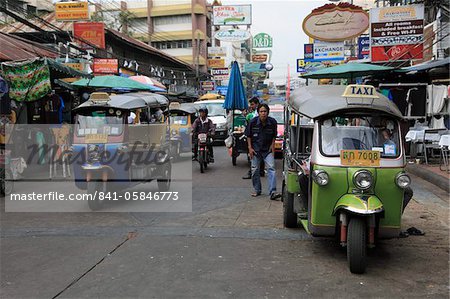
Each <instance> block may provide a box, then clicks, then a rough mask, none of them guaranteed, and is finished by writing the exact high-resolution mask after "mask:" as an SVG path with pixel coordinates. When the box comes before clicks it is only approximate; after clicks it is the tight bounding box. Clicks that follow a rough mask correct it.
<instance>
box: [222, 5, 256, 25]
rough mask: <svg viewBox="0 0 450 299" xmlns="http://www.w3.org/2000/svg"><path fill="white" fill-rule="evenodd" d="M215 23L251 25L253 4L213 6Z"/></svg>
mask: <svg viewBox="0 0 450 299" xmlns="http://www.w3.org/2000/svg"><path fill="white" fill-rule="evenodd" d="M213 24H214V25H215V26H225V25H251V24H252V6H251V5H220V6H213Z"/></svg>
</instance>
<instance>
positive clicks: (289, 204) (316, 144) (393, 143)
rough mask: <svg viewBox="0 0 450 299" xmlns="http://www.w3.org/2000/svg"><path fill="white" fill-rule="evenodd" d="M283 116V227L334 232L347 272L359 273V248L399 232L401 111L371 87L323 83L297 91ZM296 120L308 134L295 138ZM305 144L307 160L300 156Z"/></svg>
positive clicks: (405, 184)
mask: <svg viewBox="0 0 450 299" xmlns="http://www.w3.org/2000/svg"><path fill="white" fill-rule="evenodd" d="M286 115H292V116H293V117H295V118H296V119H295V120H294V121H290V120H289V119H287V120H286V126H289V127H290V129H289V130H287V136H285V144H286V146H285V155H284V165H283V168H284V172H283V173H284V180H283V206H284V213H283V217H284V225H285V226H286V227H297V225H298V223H299V222H300V223H301V224H302V226H303V227H304V228H305V230H306V231H307V232H308V233H310V234H311V235H313V236H335V237H337V238H338V239H339V240H340V244H341V245H342V246H343V247H347V260H348V264H349V267H350V271H351V272H352V273H363V272H364V271H365V269H366V251H367V248H368V247H369V248H371V247H374V246H375V244H376V241H377V239H379V238H392V237H397V236H399V233H400V227H401V217H402V213H403V210H404V208H405V206H406V204H407V203H408V201H409V200H410V199H411V197H412V191H411V189H410V188H409V185H410V183H411V180H410V178H409V176H408V175H407V174H406V173H405V165H406V159H405V150H404V147H403V143H402V140H401V139H400V138H401V134H400V126H399V121H400V120H401V119H402V114H401V113H400V111H399V110H398V108H397V107H396V105H395V104H394V103H393V102H391V101H389V100H388V99H387V98H386V97H384V96H383V95H381V94H380V93H378V92H377V91H376V89H375V88H374V87H373V86H365V85H349V86H336V85H329V86H307V87H303V88H300V89H297V90H296V91H295V92H293V93H292V95H291V97H290V99H289V103H288V106H287V111H286ZM303 118H309V119H312V120H313V122H314V126H313V133H312V138H308V136H310V134H309V133H308V136H306V137H307V138H305V136H302V135H303V134H305V132H308V131H306V130H302V128H301V126H302V124H304V123H305V122H304V119H303ZM308 139H309V140H311V144H306V143H305V140H308ZM302 147H304V148H302ZM305 148H308V151H309V148H310V157H309V158H308V159H306V160H303V159H302V158H305V156H302V153H304V152H305ZM308 160H310V161H308Z"/></svg>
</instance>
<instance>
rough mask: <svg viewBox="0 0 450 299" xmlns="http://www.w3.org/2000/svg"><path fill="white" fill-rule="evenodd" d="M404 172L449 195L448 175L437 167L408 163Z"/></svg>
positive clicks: (449, 176) (449, 180)
mask: <svg viewBox="0 0 450 299" xmlns="http://www.w3.org/2000/svg"><path fill="white" fill-rule="evenodd" d="M406 171H408V172H410V173H412V174H414V175H416V176H418V177H421V178H422V179H424V180H426V181H428V182H430V183H432V184H433V185H436V186H438V187H439V188H441V189H443V190H444V191H447V193H450V174H449V173H448V172H447V171H442V170H440V169H439V165H433V164H430V165H426V164H410V163H408V165H407V166H406Z"/></svg>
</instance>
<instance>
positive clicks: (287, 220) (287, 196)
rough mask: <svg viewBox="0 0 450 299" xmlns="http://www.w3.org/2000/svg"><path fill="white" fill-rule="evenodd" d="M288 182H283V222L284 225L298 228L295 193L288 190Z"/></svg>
mask: <svg viewBox="0 0 450 299" xmlns="http://www.w3.org/2000/svg"><path fill="white" fill-rule="evenodd" d="M286 189H287V188H286V184H285V183H283V190H282V195H283V198H282V200H283V224H284V227H288V228H296V227H298V222H297V214H296V213H295V212H294V194H292V193H289V192H288V191H287V190H286Z"/></svg>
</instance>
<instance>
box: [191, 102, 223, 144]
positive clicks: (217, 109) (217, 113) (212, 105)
mask: <svg viewBox="0 0 450 299" xmlns="http://www.w3.org/2000/svg"><path fill="white" fill-rule="evenodd" d="M224 102H225V100H205V101H197V102H195V103H194V105H195V106H196V108H197V109H198V108H199V107H202V106H206V108H208V117H209V119H211V121H212V122H213V124H215V125H216V136H215V137H214V140H215V141H216V140H218V141H224V140H225V139H226V138H227V137H228V132H227V114H226V110H225V109H224V108H223V103H224Z"/></svg>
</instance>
